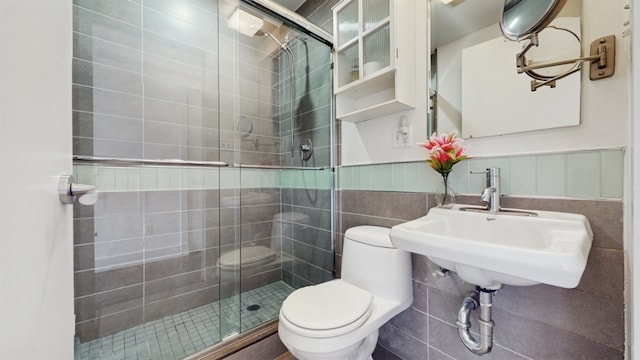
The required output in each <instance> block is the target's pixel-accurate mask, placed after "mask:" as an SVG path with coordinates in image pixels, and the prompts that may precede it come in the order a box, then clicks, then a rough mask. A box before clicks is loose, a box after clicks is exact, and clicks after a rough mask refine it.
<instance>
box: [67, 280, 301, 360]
mask: <svg viewBox="0 0 640 360" xmlns="http://www.w3.org/2000/svg"><path fill="white" fill-rule="evenodd" d="M293 290H294V288H293V287H291V286H289V285H287V284H286V283H285V282H283V281H279V282H275V283H271V284H269V285H265V286H262V287H259V288H256V289H253V290H249V291H247V292H245V293H243V294H241V295H236V296H232V297H230V298H226V299H222V300H220V301H216V302H212V303H209V304H206V305H203V306H200V307H197V308H194V309H191V310H187V311H184V312H181V313H178V314H175V315H171V316H167V317H164V318H161V319H158V320H153V321H150V322H147V323H144V324H140V325H137V326H135V327H133V328H130V329H127V330H123V331H120V332H117V333H115V334H113V335H108V336H104V337H101V338H98V339H95V340H91V341H87V342H85V343H80V342H79V341H77V340H76V344H75V349H74V350H75V351H74V353H75V354H74V355H75V356H74V358H75V360H107V359H109V360H134V359H135V360H160V359H163V360H176V359H184V358H185V357H187V356H190V355H192V354H195V353H197V352H200V351H202V350H205V349H207V348H210V347H212V346H214V345H216V344H218V343H220V342H221V341H222V340H223V339H222V338H221V336H220V334H221V331H220V326H221V325H222V326H223V328H226V327H227V326H226V325H225V323H226V324H235V325H231V326H229V329H228V330H227V331H228V332H232V331H231V330H232V326H233V328H234V330H233V331H235V332H237V327H238V321H239V322H240V324H239V325H240V331H241V332H244V331H247V330H250V329H253V328H255V327H257V326H260V325H262V324H264V323H266V322H269V321H271V320H274V319H277V318H278V313H279V311H280V306H281V305H282V302H283V301H284V299H285V298H286V297H287V296H288V295H289V294H290V293H291V292H292V291H293ZM258 304H259V305H260V306H259V308H258V309H255V305H258ZM238 305H239V306H238ZM248 309H251V310H248ZM220 312H222V314H223V316H222V318H221V317H220ZM227 335H231V334H225V335H224V337H227Z"/></svg>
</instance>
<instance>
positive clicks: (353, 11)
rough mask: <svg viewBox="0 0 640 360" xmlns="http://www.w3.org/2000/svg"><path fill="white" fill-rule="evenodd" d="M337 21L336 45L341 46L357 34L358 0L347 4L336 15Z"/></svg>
mask: <svg viewBox="0 0 640 360" xmlns="http://www.w3.org/2000/svg"><path fill="white" fill-rule="evenodd" d="M336 17H337V22H338V24H339V25H338V29H339V31H338V32H337V34H338V46H342V45H344V44H346V43H347V42H349V40H353V39H354V38H355V37H356V36H358V26H359V25H358V2H357V1H353V2H350V3H349V4H347V6H345V7H344V8H342V10H340V11H339V12H338V13H337V15H336Z"/></svg>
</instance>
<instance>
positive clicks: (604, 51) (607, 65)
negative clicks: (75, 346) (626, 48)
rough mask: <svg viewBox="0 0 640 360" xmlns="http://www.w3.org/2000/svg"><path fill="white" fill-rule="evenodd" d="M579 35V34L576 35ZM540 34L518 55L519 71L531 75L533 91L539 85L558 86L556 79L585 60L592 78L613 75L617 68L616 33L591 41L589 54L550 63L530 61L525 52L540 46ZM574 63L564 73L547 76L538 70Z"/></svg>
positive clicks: (577, 67) (570, 72) (562, 76)
mask: <svg viewBox="0 0 640 360" xmlns="http://www.w3.org/2000/svg"><path fill="white" fill-rule="evenodd" d="M576 37H577V36H576ZM538 43H539V42H538V34H533V35H531V37H530V38H529V43H528V44H527V45H526V46H525V47H524V48H523V50H522V51H521V52H519V53H518V54H517V55H516V68H517V71H518V73H519V74H520V73H526V74H527V75H529V77H531V78H532V79H533V80H531V91H536V89H538V88H539V87H542V86H545V85H546V86H549V87H552V88H554V87H556V81H557V80H560V79H562V78H564V77H567V76H569V75H571V74H573V73H575V72H578V71H580V70H581V69H582V66H583V65H584V63H585V62H588V63H589V64H590V67H589V69H590V76H589V78H590V79H591V80H600V79H604V78H608V77H611V76H613V74H614V73H615V69H616V64H615V63H616V37H615V35H608V36H603V37H600V38H598V39H597V40H594V41H593V42H592V43H591V47H590V52H589V56H583V57H579V58H574V59H568V60H561V61H554V62H548V63H529V62H528V61H527V60H526V58H525V54H526V52H527V51H529V50H530V49H531V48H532V47H533V46H538ZM568 64H574V65H573V66H572V67H571V69H569V70H567V71H565V72H564V73H561V74H558V75H554V76H547V75H542V74H540V73H538V72H536V70H538V69H544V68H550V67H554V66H559V65H568Z"/></svg>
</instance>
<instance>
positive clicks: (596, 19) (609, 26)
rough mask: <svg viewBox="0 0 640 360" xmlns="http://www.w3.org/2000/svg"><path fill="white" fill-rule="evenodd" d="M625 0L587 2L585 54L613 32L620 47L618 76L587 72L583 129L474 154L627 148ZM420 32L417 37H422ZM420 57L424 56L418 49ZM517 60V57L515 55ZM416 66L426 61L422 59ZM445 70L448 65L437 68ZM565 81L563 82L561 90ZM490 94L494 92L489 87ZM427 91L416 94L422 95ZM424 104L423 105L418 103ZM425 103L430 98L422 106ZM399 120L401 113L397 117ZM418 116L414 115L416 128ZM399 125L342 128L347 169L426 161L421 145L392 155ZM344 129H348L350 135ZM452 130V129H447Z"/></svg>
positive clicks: (522, 136)
mask: <svg viewBox="0 0 640 360" xmlns="http://www.w3.org/2000/svg"><path fill="white" fill-rule="evenodd" d="M627 2H628V1H627V0H608V1H601V0H583V2H582V19H583V29H582V35H583V49H586V50H583V52H584V53H588V48H589V45H590V43H591V41H593V40H595V39H596V38H597V37H598V36H603V35H609V34H615V35H616V40H617V44H618V53H617V56H616V73H615V75H614V76H613V77H611V78H608V79H604V80H599V81H590V80H589V74H588V72H587V71H583V74H582V76H583V80H582V99H581V103H582V104H581V125H580V126H578V127H569V128H559V129H550V130H540V131H532V132H525V133H519V134H510V135H503V136H494V137H486V138H477V139H471V140H468V141H467V142H466V146H468V147H469V155H471V156H492V155H516V154H529V153H547V152H558V151H570V150H582V149H599V148H611V147H622V146H625V145H626V144H627V135H626V134H627V133H628V132H627V130H628V119H629V111H628V99H627V95H626V90H627V86H626V81H627V80H626V79H627V77H628V76H630V68H629V64H628V61H627V58H628V48H627V47H624V46H620V44H621V43H622V42H623V41H628V40H625V39H623V38H622V32H623V30H624V26H623V23H624V22H625V21H626V20H628V18H629V13H628V11H627V10H624V5H625V4H626V3H627ZM421 32H422V30H417V31H416V33H417V34H418V33H421ZM419 53H420V56H422V55H423V54H422V52H421V51H420V52H419ZM514 57H515V55H514ZM417 63H418V64H424V67H425V68H426V66H427V65H426V64H427V62H426V60H423V59H418V60H417ZM438 66H444V64H438ZM421 72H422V69H419V71H418V72H417V73H416V77H417V79H422V77H421V76H422V73H421ZM561 82H562V80H560V86H561ZM425 83H426V80H425ZM486 91H490V89H487V90H486ZM422 94H423V93H422V92H420V93H418V95H419V97H420V96H421V95H422ZM418 103H420V101H418ZM423 103H426V100H425V101H424V102H423ZM425 110H426V109H416V110H415V112H416V113H420V114H421V115H422V114H423V113H424V114H425V115H424V118H425V120H424V121H425V122H426V112H424V111H425ZM396 117H397V118H398V119H399V115H397V116H396ZM418 118H420V116H414V120H413V121H412V126H413V127H414V129H415V128H417V127H418V124H417V123H416V122H417V121H420V120H418ZM396 123H397V121H395V120H390V119H389V117H387V118H381V119H374V120H370V121H366V122H364V123H361V124H358V125H357V126H354V125H352V124H349V125H347V126H345V124H343V136H342V159H343V165H349V164H368V163H384V162H401V161H410V160H424V159H425V158H426V153H425V152H424V150H423V149H421V148H419V147H417V146H416V147H414V148H412V149H409V150H404V151H397V152H395V151H391V149H390V146H387V145H386V144H388V143H390V140H388V141H387V139H390V137H391V128H392V125H395V124H396ZM344 128H347V129H346V131H345V129H344ZM447 130H448V129H447ZM413 135H414V137H413V140H415V142H419V141H422V139H421V136H424V135H426V134H424V133H422V134H419V133H418V132H417V131H414V134H413Z"/></svg>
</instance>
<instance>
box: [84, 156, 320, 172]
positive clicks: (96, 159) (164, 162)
mask: <svg viewBox="0 0 640 360" xmlns="http://www.w3.org/2000/svg"><path fill="white" fill-rule="evenodd" d="M73 161H74V162H86V163H92V164H106V165H122V166H136V165H152V166H195V167H228V166H230V165H229V163H227V162H224V161H192V160H180V159H133V158H116V157H100V156H81V155H75V156H73ZM231 167H234V168H240V169H266V170H315V171H319V170H326V169H330V167H328V166H320V167H310V166H309V167H307V166H279V165H245V164H239V163H233V165H231Z"/></svg>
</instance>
